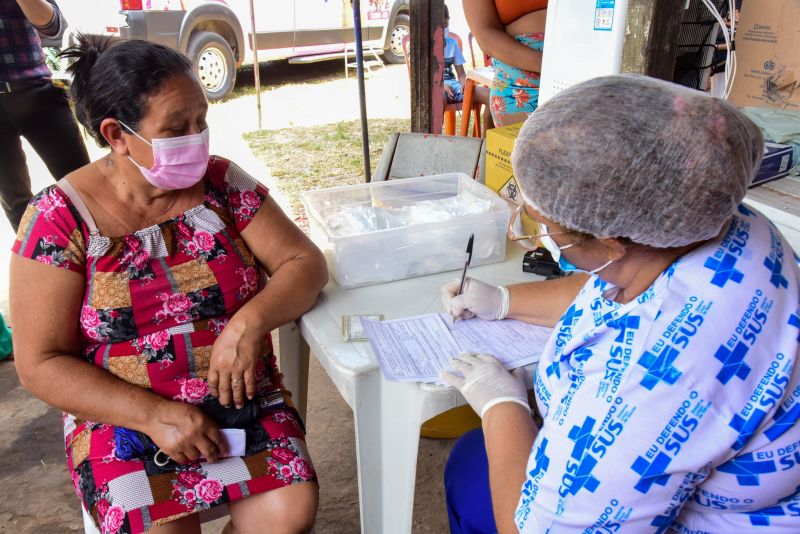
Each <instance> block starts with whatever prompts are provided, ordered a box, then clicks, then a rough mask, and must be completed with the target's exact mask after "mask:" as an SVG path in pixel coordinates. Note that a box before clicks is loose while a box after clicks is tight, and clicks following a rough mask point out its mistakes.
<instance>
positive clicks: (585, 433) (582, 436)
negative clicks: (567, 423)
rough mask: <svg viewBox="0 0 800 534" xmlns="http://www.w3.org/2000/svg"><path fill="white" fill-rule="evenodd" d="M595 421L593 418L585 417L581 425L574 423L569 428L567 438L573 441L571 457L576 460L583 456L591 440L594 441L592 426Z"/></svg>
mask: <svg viewBox="0 0 800 534" xmlns="http://www.w3.org/2000/svg"><path fill="white" fill-rule="evenodd" d="M595 423H596V421H595V420H594V419H592V418H591V417H587V418H586V419H584V421H583V425H581V426H578V425H575V426H573V427H572V428H571V429H570V431H569V439H571V440H572V441H574V442H575V446H574V447H573V448H572V457H573V458H575V459H576V460H580V459H581V458H583V455H584V453H585V452H586V449H588V448H589V447H590V446H591V444H592V441H594V436H593V435H592V428H594V424H595Z"/></svg>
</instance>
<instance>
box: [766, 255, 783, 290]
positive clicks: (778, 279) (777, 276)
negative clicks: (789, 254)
mask: <svg viewBox="0 0 800 534" xmlns="http://www.w3.org/2000/svg"><path fill="white" fill-rule="evenodd" d="M764 267H766V268H767V269H769V270H770V271H772V274H771V276H770V277H769V281H770V283H771V284H772V285H773V286H775V287H777V288H779V289H780V288H781V287H783V288H786V287H789V281H788V280H786V278H785V277H784V276H783V275H782V274H781V271H783V262H782V261H781V260H780V259H778V260H775V261H773V260H772V259H770V258H767V259H765V260H764Z"/></svg>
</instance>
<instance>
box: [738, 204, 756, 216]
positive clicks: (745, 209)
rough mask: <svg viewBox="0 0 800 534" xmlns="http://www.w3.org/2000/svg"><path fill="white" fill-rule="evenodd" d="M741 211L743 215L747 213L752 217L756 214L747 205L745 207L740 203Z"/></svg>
mask: <svg viewBox="0 0 800 534" xmlns="http://www.w3.org/2000/svg"><path fill="white" fill-rule="evenodd" d="M739 213H741V214H742V215H746V216H748V217H752V216H753V215H755V214H754V213H753V212H752V211H750V210H749V209H747V207H745V205H744V204H739Z"/></svg>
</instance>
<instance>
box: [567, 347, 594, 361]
mask: <svg viewBox="0 0 800 534" xmlns="http://www.w3.org/2000/svg"><path fill="white" fill-rule="evenodd" d="M593 354H594V353H593V352H592V347H581V348H579V349H578V350H576V351H575V352H573V353H572V356H573V357H574V358H575V361H576V362H578V363H584V362H586V361H587V360H588V359H589V358H591V357H592V355H593Z"/></svg>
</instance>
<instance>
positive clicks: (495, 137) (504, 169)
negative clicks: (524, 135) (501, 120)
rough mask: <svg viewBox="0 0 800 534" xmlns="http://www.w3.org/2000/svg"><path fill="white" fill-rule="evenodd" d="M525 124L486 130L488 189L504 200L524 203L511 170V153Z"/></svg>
mask: <svg viewBox="0 0 800 534" xmlns="http://www.w3.org/2000/svg"><path fill="white" fill-rule="evenodd" d="M522 125H523V123H522V122H520V123H518V124H512V125H510V126H504V127H502V128H494V129H492V130H486V187H488V188H489V189H491V190H492V191H495V192H497V193H498V194H499V195H500V196H501V197H503V198H504V199H506V200H508V201H511V202H514V203H515V204H518V203H520V202H522V198H521V197H520V195H519V187H518V186H517V180H516V179H515V178H514V170H513V169H512V168H511V151H512V150H513V149H514V142H515V141H516V140H517V136H518V135H519V130H520V128H522Z"/></svg>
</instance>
